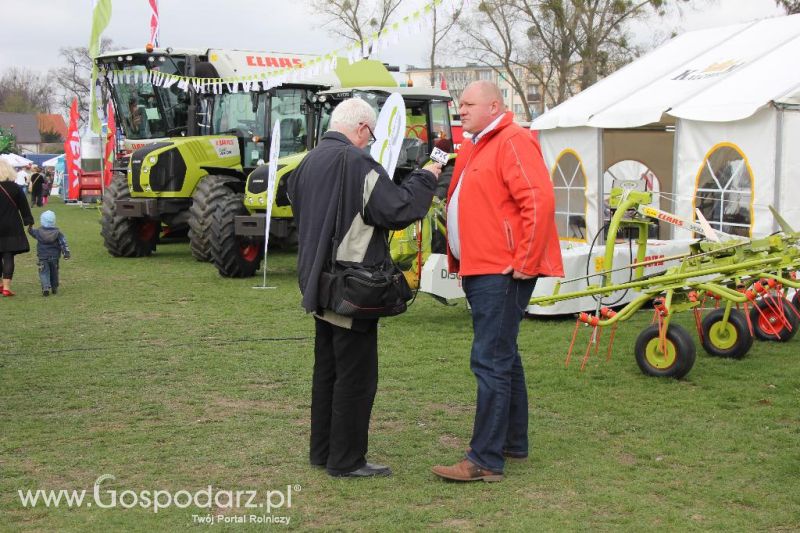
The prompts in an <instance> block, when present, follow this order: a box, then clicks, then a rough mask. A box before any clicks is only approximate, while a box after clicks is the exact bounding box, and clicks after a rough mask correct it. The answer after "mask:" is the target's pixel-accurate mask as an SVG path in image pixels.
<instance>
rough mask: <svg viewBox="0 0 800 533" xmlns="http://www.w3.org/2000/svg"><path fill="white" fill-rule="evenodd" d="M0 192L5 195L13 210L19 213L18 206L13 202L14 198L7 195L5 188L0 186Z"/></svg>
mask: <svg viewBox="0 0 800 533" xmlns="http://www.w3.org/2000/svg"><path fill="white" fill-rule="evenodd" d="M0 190H2V191H3V192H4V193H5V194H6V197H8V200H9V201H10V202H11V205H13V206H14V209H16V210H17V211H19V206H18V205H17V202H15V201H14V198H12V197H11V195H10V194H8V191H7V190H6V188H5V187H3V186H2V185H0Z"/></svg>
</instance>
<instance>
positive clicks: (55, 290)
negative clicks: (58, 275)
mask: <svg viewBox="0 0 800 533" xmlns="http://www.w3.org/2000/svg"><path fill="white" fill-rule="evenodd" d="M52 291H53V294H54V295H55V294H58V289H57V288H55V287H53V289H52Z"/></svg>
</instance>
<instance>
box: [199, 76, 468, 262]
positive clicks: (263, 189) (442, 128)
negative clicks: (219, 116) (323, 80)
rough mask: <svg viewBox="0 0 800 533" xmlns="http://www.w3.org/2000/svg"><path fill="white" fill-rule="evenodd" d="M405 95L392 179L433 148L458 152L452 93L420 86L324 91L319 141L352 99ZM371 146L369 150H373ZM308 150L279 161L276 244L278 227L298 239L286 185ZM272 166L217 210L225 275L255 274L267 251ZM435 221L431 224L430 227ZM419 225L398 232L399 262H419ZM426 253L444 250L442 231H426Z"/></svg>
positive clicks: (448, 171)
mask: <svg viewBox="0 0 800 533" xmlns="http://www.w3.org/2000/svg"><path fill="white" fill-rule="evenodd" d="M393 92H397V93H400V95H401V96H402V97H403V99H404V101H405V106H406V132H405V138H404V139H403V143H402V148H401V153H400V156H399V160H398V164H397V168H396V170H395V173H394V176H393V179H394V180H395V181H396V182H397V183H400V182H402V181H403V179H405V177H406V176H408V174H409V173H410V172H411V171H413V170H414V169H416V168H418V167H420V166H422V165H424V164H425V163H426V162H427V161H428V155H429V154H430V153H431V151H432V150H433V148H440V149H442V150H444V151H445V152H447V153H452V152H453V138H452V131H451V126H450V113H449V103H450V101H451V98H450V94H449V93H448V92H447V91H443V90H438V89H430V88H416V87H397V86H392V87H384V86H375V85H371V86H360V87H358V88H351V89H329V90H324V91H320V92H319V93H317V94H316V95H315V96H314V97H313V98H312V102H313V113H314V116H315V119H314V120H313V124H314V125H315V130H314V132H313V137H314V142H315V144H316V142H318V141H319V139H320V138H321V137H322V134H323V133H324V132H325V131H327V129H328V123H329V121H330V115H331V111H332V110H333V108H334V107H335V106H336V105H337V104H338V103H339V102H341V101H342V100H345V99H347V98H354V97H355V98H361V99H363V100H364V101H366V102H368V103H369V104H370V105H371V106H373V107H374V108H375V111H376V112H380V109H381V107H382V105H383V104H384V102H385V101H386V99H387V98H388V97H389V95H390V94H391V93H393ZM368 149H369V148H367V150H368ZM304 156H305V153H300V154H294V155H291V156H288V157H282V158H280V159H279V160H278V172H277V176H276V186H275V199H274V204H273V207H272V220H271V222H270V244H272V235H273V228H275V227H278V228H281V230H280V231H281V233H282V234H283V235H285V236H286V238H285V239H284V241H283V242H287V241H289V242H291V241H292V240H296V231H295V228H294V224H293V222H292V210H291V206H290V204H289V199H288V197H287V194H286V190H287V183H288V180H289V179H290V178H291V175H292V172H293V171H294V170H295V169H296V168H297V166H298V165H299V164H300V162H301V161H302V160H303V157H304ZM452 170H453V162H452V159H451V162H450V163H449V164H448V165H447V166H446V167H445V169H444V171H443V173H442V176H441V177H440V179H439V181H438V185H437V191H436V200H435V201H434V204H435V205H434V209H432V211H431V214H430V218H431V220H432V221H433V222H435V219H437V218H439V219H441V213H440V209H439V210H437V209H435V207H436V205H441V203H440V201H439V200H443V199H444V198H445V196H446V194H447V187H448V185H449V182H450V176H451V175H452ZM268 173H269V170H268V167H267V166H266V165H265V166H262V167H259V168H257V169H256V170H255V171H253V173H251V174H250V176H249V177H248V179H247V184H246V186H245V190H244V191H243V192H242V193H239V192H230V193H228V196H227V198H226V199H225V200H224V201H223V206H224V207H223V208H221V209H219V210H218V211H216V212H215V213H214V217H215V218H214V222H213V223H212V225H211V227H212V230H211V251H212V261H213V263H214V265H215V266H216V267H217V270H218V271H219V273H220V275H222V276H224V277H248V276H253V275H255V273H256V271H257V270H258V268H259V265H260V263H261V260H262V258H263V254H264V231H265V223H266V208H267V197H268V195H267V182H268V179H267V178H268ZM432 226H433V227H435V226H436V224H429V225H428V228H429V229H430V227H432ZM420 237H421V233H420V230H419V226H418V225H415V226H412V227H411V228H409V229H408V230H406V231H402V232H395V233H394V234H393V238H392V243H391V247H392V254H393V256H394V257H395V259H397V260H400V263H401V266H402V267H405V268H406V269H408V268H411V267H412V263H415V264H420V263H421V261H420V260H421V259H423V258H420V257H419V244H420V242H419V241H420V240H422V239H421V238H420ZM425 237H426V238H425V239H424V241H425V244H424V247H425V252H426V255H427V253H429V252H430V250H431V248H432V249H433V250H440V251H441V250H443V248H444V237H443V235H442V233H441V232H440V231H433V232H431V231H428V232H427V233H426V235H425Z"/></svg>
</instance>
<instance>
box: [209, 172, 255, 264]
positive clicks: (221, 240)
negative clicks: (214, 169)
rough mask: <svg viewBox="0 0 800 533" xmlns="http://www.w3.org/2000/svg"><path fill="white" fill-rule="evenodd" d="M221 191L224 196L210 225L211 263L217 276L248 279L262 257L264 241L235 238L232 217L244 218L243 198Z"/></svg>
mask: <svg viewBox="0 0 800 533" xmlns="http://www.w3.org/2000/svg"><path fill="white" fill-rule="evenodd" d="M223 188H224V189H226V190H227V193H226V194H225V196H223V197H222V199H221V200H220V201H219V208H218V209H217V210H216V211H214V214H213V221H212V224H211V261H212V262H213V263H214V266H215V267H217V270H218V271H219V274H220V276H223V277H226V278H249V277H251V276H254V275H255V273H256V271H257V270H258V267H259V265H260V264H261V259H262V258H263V257H264V241H263V239H258V238H254V237H247V236H237V235H236V233H235V227H234V223H235V218H236V216H237V215H246V214H248V213H247V209H245V207H244V194H242V193H237V192H234V191H232V190H230V189H228V188H227V187H223Z"/></svg>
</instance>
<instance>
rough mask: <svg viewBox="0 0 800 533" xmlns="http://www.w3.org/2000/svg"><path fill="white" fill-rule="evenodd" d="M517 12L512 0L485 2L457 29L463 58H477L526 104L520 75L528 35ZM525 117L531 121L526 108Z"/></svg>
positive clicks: (463, 19) (463, 20) (460, 23)
mask: <svg viewBox="0 0 800 533" xmlns="http://www.w3.org/2000/svg"><path fill="white" fill-rule="evenodd" d="M517 14H518V10H517V9H516V7H515V6H514V5H513V4H512V2H511V1H509V0H486V1H483V2H480V3H479V4H478V6H477V7H476V8H475V11H474V12H473V13H472V16H470V17H464V18H462V20H461V21H460V22H459V24H458V27H459V30H460V33H461V37H460V38H459V39H458V47H459V48H460V49H461V55H463V56H464V57H468V58H472V59H476V60H477V61H478V62H480V63H482V64H484V65H486V66H488V67H489V68H491V69H492V70H493V71H494V72H495V73H497V75H498V76H503V77H504V78H505V79H506V81H508V83H509V84H510V85H511V87H512V88H513V90H514V92H516V93H517V94H518V95H519V96H520V98H521V99H522V101H523V102H526V101H527V98H526V94H525V88H524V87H523V81H524V78H522V77H521V76H519V75H518V72H520V70H519V69H520V68H522V69H524V65H523V62H522V60H521V53H520V52H521V50H520V49H521V48H522V47H523V46H524V45H520V43H523V42H524V41H525V35H524V33H523V32H522V31H521V29H520V25H519V24H518V17H517ZM523 107H524V108H525V115H526V118H527V120H531V118H532V116H533V115H532V114H531V110H530V109H529V107H528V106H527V105H525V106H523Z"/></svg>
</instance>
